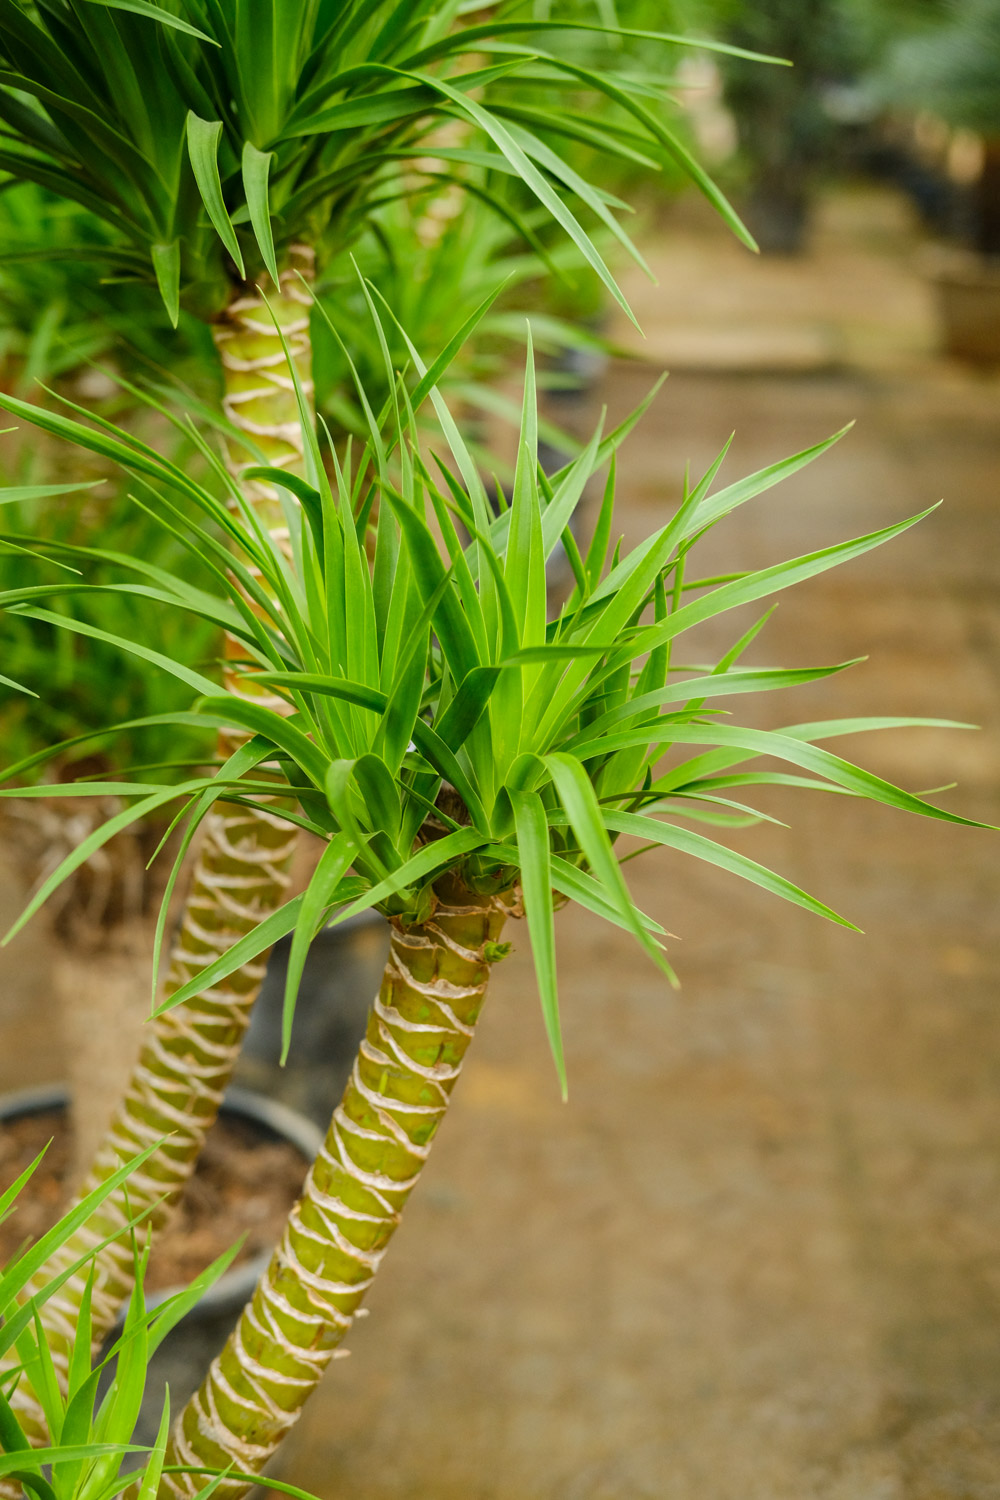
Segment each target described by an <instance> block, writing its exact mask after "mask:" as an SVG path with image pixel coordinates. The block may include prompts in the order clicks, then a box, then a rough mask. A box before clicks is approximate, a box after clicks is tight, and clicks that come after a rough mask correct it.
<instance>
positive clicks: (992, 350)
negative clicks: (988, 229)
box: [928, 248, 1000, 365]
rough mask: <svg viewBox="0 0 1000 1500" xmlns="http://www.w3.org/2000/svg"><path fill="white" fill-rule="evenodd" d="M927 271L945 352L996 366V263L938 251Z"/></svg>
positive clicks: (999, 266) (999, 312)
mask: <svg viewBox="0 0 1000 1500" xmlns="http://www.w3.org/2000/svg"><path fill="white" fill-rule="evenodd" d="M928 269H929V273H930V277H931V281H932V283H933V285H934V290H935V296H936V300H937V308H938V317H939V320H940V325H941V342H942V346H943V348H944V350H945V352H946V353H947V354H952V355H954V356H955V358H956V359H964V360H968V361H969V362H970V363H973V364H980V365H992V364H1000V260H998V259H989V260H987V259H986V258H985V257H983V256H980V255H976V254H975V253H974V252H972V251H968V250H958V249H949V250H946V249H943V248H941V249H939V250H937V251H936V253H935V254H934V256H933V257H932V258H931V260H930V262H929V267H928Z"/></svg>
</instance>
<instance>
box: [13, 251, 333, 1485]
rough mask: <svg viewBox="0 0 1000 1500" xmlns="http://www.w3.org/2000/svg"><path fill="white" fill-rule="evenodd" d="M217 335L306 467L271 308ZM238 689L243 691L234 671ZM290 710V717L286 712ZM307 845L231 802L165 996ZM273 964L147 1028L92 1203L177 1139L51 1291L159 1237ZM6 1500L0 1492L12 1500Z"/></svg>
mask: <svg viewBox="0 0 1000 1500" xmlns="http://www.w3.org/2000/svg"><path fill="white" fill-rule="evenodd" d="M296 259H297V262H298V264H297V266H296V265H293V267H292V268H291V269H290V270H289V271H288V272H287V273H286V274H285V275H284V276H283V277H282V287H281V290H280V292H279V293H278V294H277V295H276V294H275V293H274V289H273V287H272V288H271V289H270V295H269V296H268V303H269V305H270V308H271V310H272V311H273V313H274V315H275V318H276V319H277V321H278V323H279V325H280V327H281V330H282V333H283V334H284V337H285V340H286V343H287V345H288V348H289V352H290V353H291V354H292V357H293V359H294V361H295V364H296V368H297V373H298V375H299V378H300V380H301V382H302V384H303V387H304V389H305V391H306V393H307V394H309V393H310V392H311V388H312V387H311V348H310V342H309V300H310V299H309V294H308V292H307V290H306V288H305V287H303V286H302V284H301V282H300V281H299V279H298V275H297V274H296V273H297V270H301V271H303V272H308V271H310V270H311V264H312V256H311V253H310V252H309V251H307V250H302V251H300V252H299V253H298V256H297V257H296ZM215 335H216V343H217V345H218V348H219V352H220V356H221V360H222V365H223V369H224V372H225V396H224V405H225V409H226V415H227V416H228V417H229V419H230V420H231V421H232V422H233V424H234V425H235V426H236V427H238V428H240V429H241V430H243V431H245V432H247V433H249V434H250V435H252V437H253V438H254V440H255V442H256V443H257V445H258V446H259V447H260V448H261V449H262V451H263V452H264V453H265V454H266V457H267V461H268V462H269V463H271V464H274V465H276V466H278V467H287V468H293V469H294V468H298V467H299V465H300V463H301V459H302V433H301V427H300V423H299V417H298V407H297V403H296V398H295V391H294V384H293V382H292V379H291V376H290V374H289V371H288V364H287V360H286V357H285V353H284V350H283V348H282V344H281V339H280V337H279V335H278V333H277V332H276V330H275V326H274V322H273V321H272V318H271V313H270V312H269V311H268V306H267V305H265V303H264V302H263V300H262V299H261V297H260V296H259V295H258V294H257V293H255V292H254V293H247V294H245V295H242V296H240V297H239V298H238V299H237V300H236V301H234V303H233V304H232V305H231V307H230V308H229V310H228V311H227V314H226V316H225V318H224V319H223V320H222V322H221V323H220V324H219V325H218V327H217V328H216V330H215ZM228 459H229V465H230V469H231V471H232V472H233V473H234V474H235V475H237V476H238V475H239V472H240V469H241V468H242V467H245V466H246V464H247V463H248V462H250V460H247V459H245V456H244V455H243V454H240V455H238V456H237V455H235V454H229V455H228ZM245 490H246V493H247V494H248V496H249V498H251V499H252V500H253V502H254V505H255V508H256V510H257V513H258V515H259V516H260V518H261V520H262V522H263V523H264V524H265V525H266V526H267V527H268V528H269V529H270V530H271V531H272V534H273V535H275V536H276V537H277V539H278V540H279V542H280V540H281V538H282V537H283V535H284V528H285V519H284V515H283V513H282V511H281V507H280V505H279V504H278V503H277V501H276V500H275V497H274V492H273V490H271V489H269V488H267V487H264V486H260V485H255V484H252V483H250V484H247V485H246V486H245ZM227 653H228V654H231V655H233V656H239V655H242V654H243V649H242V648H241V647H240V646H239V645H238V644H237V643H235V642H227ZM227 686H228V687H229V688H230V689H237V688H238V684H237V682H236V681H235V680H234V678H233V677H232V676H231V675H230V674H229V673H227ZM257 701H260V700H259V699H258V700H257ZM267 701H268V702H270V700H269V699H268V700H267ZM280 706H281V707H282V708H285V709H287V705H286V704H284V703H283V702H282V703H281V705H280ZM237 743H239V740H238V739H236V738H234V737H233V736H231V735H223V736H222V737H221V739H220V747H219V748H220V752H221V754H222V755H228V754H230V753H231V752H232V750H233V749H234V748H235V745H236V744H237ZM295 839H296V834H295V830H294V829H293V828H291V826H290V825H289V824H288V823H287V822H286V821H284V820H283V819H282V818H281V817H280V816H279V815H278V812H277V810H276V811H274V812H269V811H268V810H267V809H263V808H262V809H260V810H259V811H258V810H254V809H252V808H246V807H239V806H236V805H235V804H233V805H230V806H228V807H227V806H226V805H225V804H220V805H219V806H218V807H217V809H216V810H215V811H214V812H212V813H211V814H210V815H209V817H208V818H207V819H206V820H205V824H204V836H203V840H202V843H201V845H200V848H199V852H198V855H197V858H196V862H195V866H194V869H193V871H192V875H191V884H190V890H189V894H188V897H187V902H186V906H185V910H184V914H183V918H182V920H181V924H180V927H179V929H178V931H177V935H176V937H175V939H174V943H173V948H172V952H171V956H170V966H169V970H168V974H167V978H166V982H165V989H164V993H165V994H166V995H170V994H172V993H173V992H175V991H176V990H178V989H179V988H180V987H181V985H183V984H186V983H187V982H188V981H189V980H190V979H192V978H194V977H195V976H196V975H197V974H198V973H199V971H200V970H202V969H204V968H205V967H206V966H207V965H208V964H209V963H210V962H212V961H213V960H214V959H216V958H217V957H218V956H219V955H220V954H222V953H224V952H226V951H227V950H228V949H229V948H230V947H232V945H233V943H235V942H236V941H237V940H238V939H239V938H241V937H242V936H243V935H244V934H245V933H247V932H249V931H251V930H252V929H253V928H254V927H255V926H256V925H257V924H258V922H260V920H261V919H262V918H263V917H265V916H266V915H267V914H268V913H269V912H270V911H272V910H274V908H275V907H276V906H278V905H279V904H280V902H281V900H282V898H283V894H284V891H285V888H286V886H287V883H288V866H289V862H290V860H291V857H292V853H293V850H294V847H295ZM266 962H267V954H262V955H261V956H260V958H258V959H256V960H255V961H254V962H252V963H248V964H244V965H243V967H242V968H240V969H237V970H236V971H235V972H234V973H233V974H231V975H230V976H229V978H228V979H226V980H224V981H223V982H221V983H220V984H218V985H216V986H214V987H213V988H212V989H207V990H205V991H204V992H203V993H202V994H200V995H198V996H196V997H195V998H194V999H192V1000H189V1001H188V1002H187V1003H186V1004H185V1005H182V1006H179V1007H178V1008H177V1009H176V1010H173V1011H170V1012H169V1013H168V1014H166V1015H164V1016H161V1017H160V1018H159V1019H158V1020H156V1021H152V1022H150V1023H149V1024H148V1025H147V1026H146V1027H145V1030H144V1036H143V1039H142V1045H141V1051H140V1053H139V1058H138V1061H137V1063H136V1066H135V1068H134V1070H133V1073H132V1077H131V1079H130V1082H129V1086H128V1088H127V1090H126V1092H125V1095H124V1097H123V1098H122V1100H121V1102H120V1103H119V1104H118V1106H117V1108H116V1109H115V1112H114V1114H113V1116H112V1118H111V1123H110V1125H109V1128H108V1131H107V1134H106V1136H105V1139H104V1141H103V1143H102V1145H101V1148H100V1150H99V1152H98V1154H97V1156H96V1158H95V1161H94V1164H93V1166H92V1168H91V1170H90V1172H89V1174H88V1175H87V1177H86V1179H85V1180H84V1182H83V1183H82V1185H81V1188H80V1196H83V1195H84V1194H86V1193H87V1192H89V1191H90V1190H91V1189H92V1188H93V1187H94V1186H95V1185H97V1184H98V1183H99V1182H101V1181H104V1180H105V1179H106V1178H107V1177H109V1176H110V1175H111V1174H112V1173H113V1172H114V1171H115V1170H116V1168H117V1167H118V1166H119V1165H120V1163H121V1161H122V1159H125V1158H128V1157H130V1156H133V1155H134V1154H135V1153H136V1151H138V1150H139V1149H141V1148H142V1147H144V1146H146V1145H148V1144H149V1142H150V1141H151V1140H155V1139H157V1138H158V1137H160V1136H163V1135H169V1136H170V1140H169V1142H168V1143H167V1144H166V1145H165V1146H164V1148H163V1150H162V1151H160V1152H159V1153H158V1154H157V1155H156V1156H154V1157H152V1158H150V1160H149V1161H148V1162H147V1164H146V1166H145V1168H144V1169H143V1171H142V1172H139V1173H136V1174H134V1175H133V1176H132V1177H131V1178H130V1179H129V1182H128V1192H127V1199H126V1195H125V1193H124V1192H121V1191H120V1192H118V1193H116V1194H113V1195H112V1196H111V1197H109V1198H107V1199H106V1200H105V1202H104V1204H103V1206H102V1208H101V1210H100V1212H99V1213H98V1214H97V1215H95V1216H94V1217H93V1218H92V1219H91V1220H90V1221H89V1222H88V1223H87V1224H86V1225H85V1226H84V1228H83V1229H82V1230H80V1231H79V1232H78V1233H77V1234H76V1235H74V1236H73V1238H72V1239H71V1240H69V1241H68V1242H67V1243H66V1244H65V1245H64V1246H63V1247H62V1249H61V1250H60V1252H59V1253H58V1254H57V1255H56V1256H54V1257H53V1259H52V1260H51V1261H50V1262H49V1264H48V1265H47V1266H46V1268H45V1272H44V1274H43V1275H42V1276H40V1278H39V1282H45V1281H48V1280H50V1279H51V1278H52V1277H53V1276H55V1275H57V1274H58V1273H59V1272H60V1271H61V1270H62V1269H63V1268H64V1267H65V1266H67V1265H70V1264H71V1263H72V1262H73V1261H74V1260H76V1259H77V1258H78V1257H79V1256H80V1255H82V1254H84V1253H85V1252H86V1251H87V1250H88V1249H91V1248H93V1246H94V1245H96V1244H98V1243H99V1242H100V1241H101V1240H102V1239H104V1238H105V1237H106V1236H107V1235H108V1234H111V1233H113V1232H114V1231H115V1230H116V1229H118V1228H119V1227H120V1226H121V1225H122V1224H123V1223H125V1222H126V1220H127V1219H128V1218H129V1217H131V1216H133V1215H135V1214H136V1213H139V1212H141V1211H142V1210H144V1209H146V1208H148V1207H149V1206H150V1205H152V1204H154V1203H156V1202H157V1200H159V1199H163V1202H162V1203H160V1204H159V1206H158V1207H157V1208H156V1209H155V1210H154V1211H153V1214H152V1217H151V1220H150V1223H151V1225H152V1227H153V1229H154V1230H155V1229H157V1228H158V1227H160V1226H161V1225H162V1224H163V1222H164V1221H165V1219H166V1218H167V1216H168V1214H169V1212H170V1209H171V1208H172V1206H173V1204H174V1202H175V1201H176V1198H177V1196H178V1194H179V1193H180V1191H181V1189H182V1188H183V1187H184V1184H185V1183H186V1181H187V1179H188V1177H189V1175H190V1173H191V1171H192V1169H193V1167H194V1164H195V1162H196V1161H197V1158H198V1154H199V1152H200V1150H201V1146H202V1142H203V1141H204V1138H205V1133H206V1131H207V1130H208V1129H209V1127H210V1126H211V1125H212V1123H213V1122H214V1120H215V1118H216V1115H217V1113H218V1109H219V1104H220V1101H221V1099H222V1095H223V1092H224V1091H225V1089H226V1086H227V1085H228V1083H229V1080H230V1077H231V1075H232V1071H233V1067H234V1065H235V1062H236V1059H237V1057H238V1055H239V1050H240V1045H241V1043H242V1040H243V1036H244V1033H245V1031H246V1029H247V1026H248V1024H249V1020H250V1010H251V1007H252V1005H253V1002H254V1000H255V998H256V996H257V993H258V991H259V989H260V985H261V981H262V979H263V977H264V971H265V967H266ZM132 1266H133V1261H132V1252H131V1248H130V1246H129V1243H128V1237H127V1236H126V1237H125V1238H124V1239H118V1240H117V1241H115V1242H114V1243H113V1244H112V1245H110V1246H108V1247H107V1248H106V1249H105V1250H103V1251H102V1252H101V1254H100V1255H99V1257H98V1260H97V1274H96V1279H95V1284H94V1288H93V1323H94V1338H95V1342H96V1344H100V1343H101V1341H102V1340H103V1338H104V1336H105V1334H106V1333H107V1332H108V1331H109V1329H110V1328H111V1327H112V1325H113V1324H114V1321H115V1319H116V1317H117V1316H118V1312H119V1309H120V1308H121V1306H122V1304H123V1302H124V1301H125V1300H126V1299H127V1297H128V1296H129V1294H130V1292H131V1289H132V1281H133V1276H132ZM85 1285H86V1268H85V1270H84V1272H83V1273H81V1274H78V1275H77V1276H74V1277H72V1278H70V1279H69V1280H68V1281H67V1282H66V1283H65V1285H64V1286H63V1287H62V1288H61V1289H60V1291H59V1292H58V1293H56V1295H55V1296H53V1297H51V1298H50V1299H49V1301H48V1302H47V1303H46V1304H45V1307H44V1309H43V1313H42V1322H43V1325H44V1327H45V1330H46V1333H47V1335H48V1338H49V1341H50V1347H51V1349H52V1354H53V1359H54V1361H55V1364H56V1369H57V1371H58V1372H59V1373H60V1375H62V1373H63V1372H64V1371H65V1368H66V1363H67V1359H68V1353H69V1349H70V1347H71V1344H72V1340H73V1337H74V1333H75V1329H76V1323H77V1317H78V1312H79V1307H80V1300H81V1297H82V1295H83V1291H84V1288H85ZM32 1289H34V1287H33V1288H32ZM14 1405H15V1407H16V1408H17V1409H18V1414H19V1416H20V1418H21V1420H22V1422H23V1423H24V1424H25V1426H26V1429H27V1430H30V1431H31V1432H32V1433H33V1435H35V1436H37V1437H38V1439H39V1440H44V1436H45V1429H44V1423H43V1422H42V1419H41V1411H40V1408H39V1406H38V1404H37V1402H36V1401H35V1398H34V1396H33V1393H32V1392H31V1391H30V1389H29V1388H28V1387H27V1386H26V1384H25V1382H24V1381H23V1380H22V1382H21V1383H20V1385H19V1387H18V1390H17V1392H16V1393H15V1398H14ZM4 1493H5V1490H4V1488H3V1486H0V1495H3V1494H4Z"/></svg>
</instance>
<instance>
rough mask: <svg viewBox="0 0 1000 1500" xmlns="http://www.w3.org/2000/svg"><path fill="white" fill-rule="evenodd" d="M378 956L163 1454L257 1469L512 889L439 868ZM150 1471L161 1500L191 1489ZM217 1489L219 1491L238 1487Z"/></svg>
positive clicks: (410, 1153) (376, 1245)
mask: <svg viewBox="0 0 1000 1500" xmlns="http://www.w3.org/2000/svg"><path fill="white" fill-rule="evenodd" d="M436 897H437V900H436V906H435V909H434V912H433V914H432V915H431V917H430V918H429V919H428V920H427V921H426V922H425V923H423V924H421V925H419V926H410V927H406V926H403V925H402V924H401V923H399V922H398V921H397V922H394V923H393V928H392V943H391V948H390V952H389V959H388V963H387V965H386V969H385V975H384V978H383V980H382V987H381V989H380V991H379V994H378V997H377V999H376V1000H375V1003H374V1006H373V1008H372V1012H371V1015H370V1017H369V1022H368V1030H367V1034H366V1036H365V1039H364V1041H363V1042H362V1044H361V1048H360V1051H359V1053H358V1057H357V1060H356V1062H355V1065H354V1071H353V1074H352V1076H351V1079H350V1081H349V1083H348V1084H347V1087H346V1089H345V1091H344V1097H343V1099H342V1101H341V1103H340V1104H339V1105H338V1107H337V1109H336V1110H335V1112H334V1115H333V1120H332V1122H331V1124H330V1130H329V1133H328V1135H327V1137H326V1141H325V1143H324V1145H323V1148H322V1150H321V1151H320V1154H319V1156H318V1157H317V1159H316V1161H315V1163H314V1165H313V1167H312V1170H311V1171H310V1173H309V1176H308V1178H307V1179H306V1184H305V1187H304V1189H303V1192H302V1197H301V1198H300V1199H299V1201H298V1203H297V1204H296V1205H295V1207H294V1208H293V1209H292V1212H291V1214H290V1215H289V1218H288V1222H287V1225H286V1228H285V1232H284V1235H283V1237H282V1240H281V1243H280V1244H279V1246H278V1248H277V1250H276V1251H275V1253H274V1256H273V1258H272V1260H271V1264H270V1266H269V1267H268V1270H267V1272H266V1273H265V1275H264V1276H263V1278H262V1279H261V1281H260V1283H259V1285H258V1287H257V1290H256V1292H255V1293H254V1296H253V1300H252V1301H251V1302H249V1303H248V1304H247V1306H246V1308H245V1309H244V1311H243V1313H242V1315H241V1317H240V1321H239V1323H238V1324H237V1327H236V1330H235V1332H234V1333H233V1334H232V1336H231V1337H230V1339H229V1341H228V1343H227V1344H226V1346H225V1348H224V1349H223V1351H222V1353H221V1354H220V1355H219V1357H218V1358H217V1359H216V1360H215V1361H214V1362H213V1364H212V1367H211V1369H210V1371H209V1373H208V1375H207V1376H206V1378H205V1381H204V1382H203V1384H202V1386H201V1389H200V1390H199V1391H197V1392H196V1393H195V1395H194V1396H193V1397H192V1398H191V1400H190V1401H189V1402H188V1405H187V1406H186V1408H185V1409H184V1411H183V1412H182V1413H181V1415H180V1417H179V1418H178V1420H177V1422H176V1423H175V1426H174V1430H173V1433H172V1435H171V1440H170V1445H169V1447H168V1450H167V1459H166V1462H167V1463H168V1464H180V1465H188V1466H198V1465H209V1466H218V1467H226V1466H227V1465H230V1464H231V1465H233V1466H234V1467H235V1468H237V1469H239V1470H242V1471H245V1472H251V1473H257V1472H259V1471H260V1470H261V1469H262V1468H263V1466H264V1464H265V1463H266V1462H267V1460H268V1459H269V1458H270V1457H271V1455H272V1454H273V1453H274V1451H275V1449H276V1448H277V1447H278V1445H279V1443H280V1442H281V1440H282V1438H283V1437H284V1436H285V1434H286V1433H287V1432H288V1430H289V1428H291V1427H292V1425H293V1424H294V1423H295V1421H296V1420H297V1419H298V1416H299V1413H300V1412H301V1410H302V1407H303V1405H304V1404H305V1401H306V1398H307V1397H308V1396H309V1394H310V1392H311V1391H312V1390H313V1388H314V1387H315V1385H316V1384H317V1382H318V1381H319V1378H320V1376H321V1375H322V1374H323V1371H324V1370H325V1369H326V1367H327V1365H328V1364H329V1362H330V1360H331V1359H332V1358H333V1357H334V1356H335V1354H336V1352H337V1349H338V1345H339V1344H340V1343H341V1341H342V1340H343V1338H344V1337H345V1335H346V1334H347V1332H348V1330H349V1329H350V1327H351V1324H352V1321H353V1318H354V1315H355V1313H356V1311H357V1308H358V1305H359V1303H360V1302H361V1300H362V1298H363V1297H364V1294H365V1292H366V1291H367V1290H368V1287H369V1286H370V1285H371V1283H372V1280H373V1279H374V1276H375V1273H376V1271H377V1270H378V1267H379V1264H380V1262H381V1260H382V1256H383V1255H384V1254H385V1251H386V1247H387V1246H388V1244H389V1241H390V1239H391V1238H392V1235H393V1232H394V1230H395V1228H396V1225H397V1224H398V1223H399V1219H400V1215H401V1213H402V1209H403V1206H404V1204H405V1203H406V1200H407V1198H408V1197H409V1195H410V1193H411V1191H412V1190H413V1188H414V1186H415V1184H416V1182H417V1179H418V1177H419V1176H420V1171H421V1168H422V1167H423V1164H424V1162H425V1161H426V1160H427V1156H428V1153H429V1151H430V1147H431V1142H432V1140H433V1138H434V1135H435V1134H436V1132H437V1129H438V1126H439V1125H440V1124H441V1121H442V1119H443V1118H444V1115H445V1111H446V1110H447V1108H448V1103H449V1100H450V1097H451V1091H452V1089H453V1087H454V1084H455V1080H456V1079H457V1078H458V1075H459V1072H460V1070H461V1067H462V1061H463V1058H464V1057H465V1053H466V1050H467V1048H468V1046H469V1043H470V1042H471V1040H472V1037H473V1034H474V1032H475V1027H476V1022H477V1020H478V1018H479V1013H480V1011H481V1010H482V1006H483V1001H484V999H485V997H486V985H487V981H488V978H489V972H490V965H491V963H492V962H494V961H495V960H496V959H497V958H499V957H501V956H502V954H503V952H504V951H505V950H504V949H502V948H499V947H498V946H497V939H498V938H499V936H500V933H501V931H502V929H503V925H504V922H505V920H506V918H507V917H508V915H510V914H511V913H512V912H514V911H515V895H514V893H512V892H506V893H504V894H502V895H495V896H488V895H478V894H476V893H474V892H472V891H469V890H467V889H466V888H465V887H464V886H463V885H462V884H461V883H460V882H459V881H458V880H457V879H456V878H455V877H454V876H446V877H443V878H442V879H441V880H440V881H439V882H438V884H437V888H436ZM203 1483H204V1480H203V1479H198V1478H197V1477H195V1476H182V1475H172V1476H165V1477H164V1479H163V1480H162V1482H161V1489H160V1500H175V1497H179V1496H180V1497H189V1496H191V1495H194V1494H195V1493H196V1492H197V1491H198V1490H199V1489H200V1488H201V1486H202V1484H203ZM246 1488H247V1486H246V1485H240V1484H233V1483H231V1484H227V1485H224V1486H223V1490H222V1491H220V1494H222V1493H223V1491H224V1493H225V1496H226V1500H229V1497H231V1496H234V1495H237V1494H242V1493H244V1491H245V1489H246Z"/></svg>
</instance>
